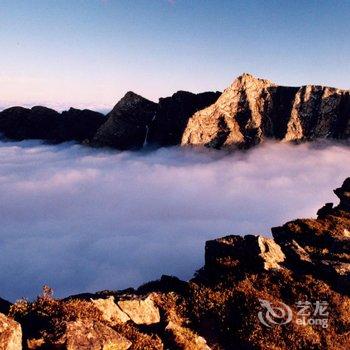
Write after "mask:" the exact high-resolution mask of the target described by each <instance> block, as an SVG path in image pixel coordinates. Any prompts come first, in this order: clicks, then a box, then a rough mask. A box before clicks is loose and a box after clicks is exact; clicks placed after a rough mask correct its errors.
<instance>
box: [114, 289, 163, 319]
mask: <svg viewBox="0 0 350 350" xmlns="http://www.w3.org/2000/svg"><path fill="white" fill-rule="evenodd" d="M117 304H118V306H119V307H120V309H121V310H122V311H123V312H124V313H125V314H127V315H128V316H129V317H130V319H131V320H132V321H133V322H134V323H136V324H145V325H150V324H153V323H158V322H160V314H159V309H158V307H157V306H156V305H155V303H154V301H153V299H152V295H149V296H148V297H147V298H145V299H139V298H134V299H128V300H119V301H118V303H117Z"/></svg>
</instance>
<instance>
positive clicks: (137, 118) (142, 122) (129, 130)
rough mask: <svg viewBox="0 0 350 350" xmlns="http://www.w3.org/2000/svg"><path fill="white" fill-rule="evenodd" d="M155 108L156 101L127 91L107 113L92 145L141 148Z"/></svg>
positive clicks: (125, 148) (127, 148)
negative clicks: (105, 119)
mask: <svg viewBox="0 0 350 350" xmlns="http://www.w3.org/2000/svg"><path fill="white" fill-rule="evenodd" d="M156 110H157V104H156V103H154V102H152V101H149V100H147V99H145V98H143V97H142V96H139V95H137V94H135V93H133V92H131V91H129V92H128V93H126V95H125V96H124V97H123V98H122V99H121V100H120V101H119V102H118V103H117V104H116V105H115V107H114V108H113V109H112V111H111V112H110V113H109V114H107V121H106V122H105V123H104V124H103V125H102V126H101V127H100V128H99V129H98V130H97V132H96V134H95V136H94V138H93V141H92V145H94V146H107V147H113V148H117V149H120V150H129V149H139V148H142V146H143V145H144V143H145V140H146V135H147V131H148V126H149V124H150V122H151V121H152V119H153V118H154V116H155V113H156Z"/></svg>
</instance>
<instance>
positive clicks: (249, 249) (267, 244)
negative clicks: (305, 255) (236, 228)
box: [205, 235, 285, 271]
mask: <svg viewBox="0 0 350 350" xmlns="http://www.w3.org/2000/svg"><path fill="white" fill-rule="evenodd" d="M284 259H285V256H284V254H283V253H282V250H281V248H280V247H279V245H278V244H276V243H275V242H274V241H273V240H272V239H269V238H265V237H262V236H254V235H247V236H244V237H243V236H235V235H232V236H226V237H223V238H218V239H215V240H212V241H207V242H206V245H205V268H206V269H214V270H219V271H220V270H223V269H235V268H236V269H238V268H239V269H242V270H245V269H249V270H269V269H278V268H280V267H281V266H280V263H282V262H283V261H284Z"/></svg>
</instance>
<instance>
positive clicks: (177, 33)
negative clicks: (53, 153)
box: [0, 0, 350, 108]
mask: <svg viewBox="0 0 350 350" xmlns="http://www.w3.org/2000/svg"><path fill="white" fill-rule="evenodd" d="M0 48H1V50H0V106H5V105H11V104H37V103H43V104H48V105H51V106H56V107H57V106H62V107H66V106H69V105H75V106H88V107H95V108H105V107H106V108H108V107H111V106H112V105H114V104H115V102H116V101H117V100H118V99H119V98H120V97H121V96H122V95H123V94H124V93H125V92H126V91H128V90H133V91H135V92H137V93H139V94H141V95H143V96H145V97H148V98H150V99H153V100H157V99H158V98H159V97H161V96H167V95H169V94H172V93H173V92H175V91H177V90H179V89H183V90H190V91H194V92H198V91H205V90H221V89H223V88H225V87H226V86H227V85H229V84H230V83H231V81H232V80H233V79H234V78H235V77H236V76H238V75H239V74H241V73H243V72H250V73H252V74H255V75H257V76H259V77H264V78H268V79H270V80H272V81H275V82H277V83H280V84H284V85H301V84H309V83H317V84H322V85H331V86H337V87H342V88H347V89H348V88H350V1H346V0H344V1H341V0H339V1H335V0H334V1H312V0H305V1H300V0H299V1H298V0H293V1H268V0H266V1H263V0H261V1H259V0H256V1H253V0H251V1H249V0H244V1H234V0H223V1H220V0H211V1H210V0H173V1H169V0H128V1H127V0H56V1H53V0H52V1H50V0H0Z"/></svg>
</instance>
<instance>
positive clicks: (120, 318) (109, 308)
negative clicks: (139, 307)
mask: <svg viewBox="0 0 350 350" xmlns="http://www.w3.org/2000/svg"><path fill="white" fill-rule="evenodd" d="M91 302H92V303H93V304H94V306H95V307H96V308H97V309H99V310H100V311H101V312H102V317H103V319H104V320H105V321H107V322H109V323H111V324H115V323H125V322H127V321H129V320H130V317H129V316H128V315H127V314H126V313H125V312H123V311H122V310H121V309H120V307H119V306H118V305H117V304H116V303H115V302H114V297H113V296H110V297H108V298H106V299H91Z"/></svg>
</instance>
